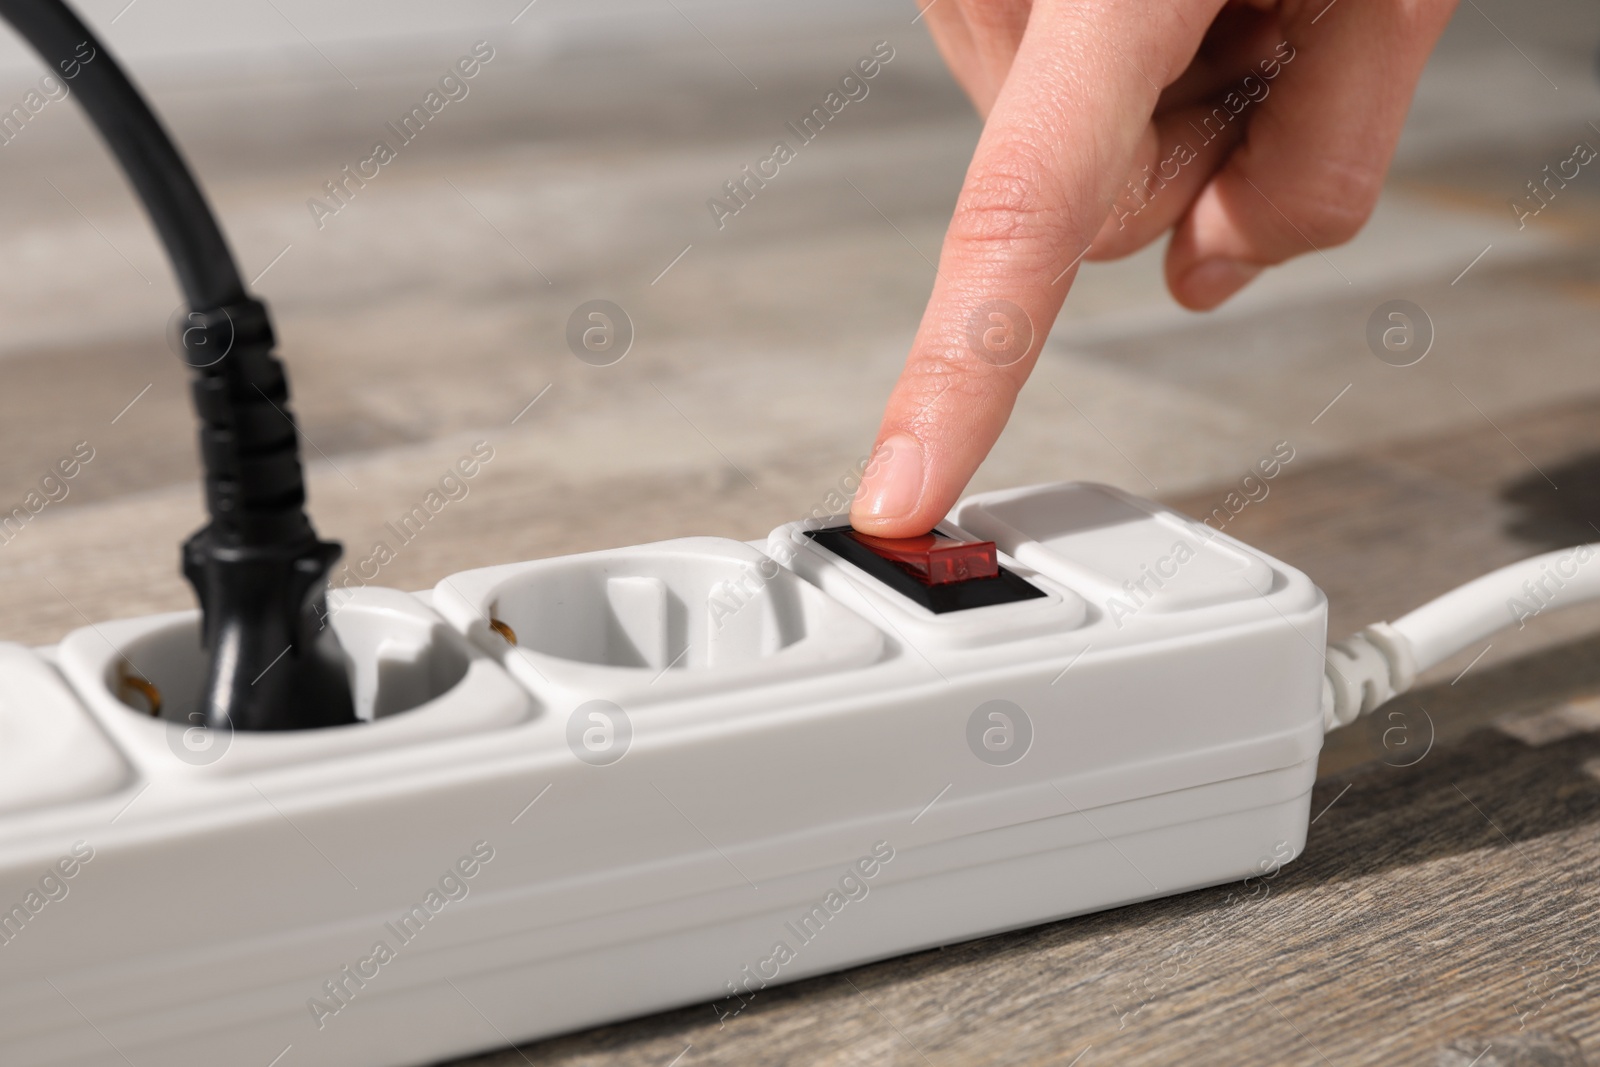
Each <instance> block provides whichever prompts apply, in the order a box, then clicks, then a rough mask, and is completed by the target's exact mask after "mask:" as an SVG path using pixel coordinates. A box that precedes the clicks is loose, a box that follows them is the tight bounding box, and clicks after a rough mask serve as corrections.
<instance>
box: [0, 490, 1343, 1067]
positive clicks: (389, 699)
mask: <svg viewBox="0 0 1600 1067" xmlns="http://www.w3.org/2000/svg"><path fill="white" fill-rule="evenodd" d="M845 521H846V520H845V519H844V518H843V517H834V518H824V519H820V520H817V519H814V520H809V521H807V522H803V523H793V524H790V525H787V526H784V527H780V528H779V529H778V530H775V531H774V532H773V533H772V535H771V537H770V538H769V539H768V540H767V541H765V542H759V543H751V544H746V543H743V542H739V541H732V540H725V539H720V538H711V537H696V538H685V539H681V540H676V541H666V542H661V543H658V544H652V545H643V546H639V547H634V548H625V549H617V550H611V551H603V552H593V553H587V554H582V555H575V556H566V557H561V558H555V559H544V560H538V561H534V562H528V563H515V564H509V565H505V566H499V567H489V568H485V569H482V570H476V571H468V572H465V573H461V574H456V575H452V576H451V577H448V578H446V579H445V580H444V581H442V582H440V583H439V585H438V586H437V587H436V588H435V589H434V590H433V591H431V592H430V593H423V594H416V595H412V594H405V593H401V592H397V591H394V590H386V589H373V588H368V589H361V590H357V591H354V592H352V593H348V594H340V595H338V596H337V597H336V598H335V599H334V602H333V604H332V608H333V611H332V614H331V622H332V625H333V626H334V627H335V629H336V630H337V631H338V634H339V637H340V639H341V642H342V643H343V645H344V647H345V649H346V650H347V652H348V653H349V655H350V657H351V659H352V670H353V677H354V679H355V691H356V699H357V703H358V705H359V707H360V709H361V715H362V717H363V719H365V720H367V721H364V722H362V723H359V724H357V725H353V726H340V727H331V728H327V729H322V730H307V731H299V732H292V733H253V734H246V733H237V734H231V735H230V734H227V733H225V732H219V731H208V730H204V729H201V728H199V727H197V726H195V725H193V724H192V723H190V722H189V721H188V716H189V713H190V711H191V710H192V708H193V707H194V691H195V690H196V689H197V687H198V682H197V679H199V678H200V677H201V674H202V671H203V664H204V659H203V655H202V653H201V651H200V649H199V647H198V642H197V637H196V633H197V615H196V613H195V612H181V613H177V614H172V615H163V616H156V617H151V618H143V619H133V620H124V621H119V622H106V623H101V624H99V625H97V626H89V627H85V628H84V629H81V630H78V631H76V632H74V633H72V634H70V635H68V636H67V637H66V638H65V639H64V640H63V641H62V642H61V644H60V645H59V646H57V647H54V648H46V649H37V650H28V649H24V648H21V647H20V646H15V645H10V646H3V647H0V1063H4V1064H6V1065H7V1067H35V1065H37V1067H47V1065H48V1067H127V1065H129V1064H132V1065H137V1067H145V1065H151V1067H155V1065H160V1067H217V1065H218V1064H228V1065H258V1067H267V1065H268V1064H274V1065H276V1067H305V1065H330V1067H331V1065H339V1067H404V1065H410V1064H424V1063H430V1062H434V1061H438V1060H441V1059H446V1058H449V1057H453V1056H458V1055H465V1054H468V1053H472V1052H476V1051H487V1050H491V1049H493V1048H496V1047H502V1046H504V1044H505V1043H506V1042H507V1041H516V1042H521V1041H526V1040H530V1039H533V1038H537V1037H541V1036H544V1035H549V1034H554V1033H558V1032H561V1031H568V1030H573V1029H577V1028H581V1027H586V1026H592V1025H595V1024H598V1023H602V1022H606V1021H610V1020H615V1019H620V1018H624V1017H628V1016H633V1015H638V1014H641V1013H645V1012H650V1011H656V1010H660V1009H664V1008H670V1007H675V1006H681V1005H695V1004H699V1005H703V1006H704V1007H703V1010H704V1011H705V1012H706V1013H707V1017H708V1019H709V1018H710V1017H711V1016H712V1014H713V1013H715V1015H716V1017H718V1018H721V1019H723V1020H724V1021H725V1022H726V1023H727V1025H737V1023H736V1022H735V1021H734V1018H733V1017H734V1016H736V1015H737V1014H738V1012H739V1011H741V1010H742V1009H743V1007H744V1005H746V1004H748V1003H749V1002H750V1001H751V1000H752V998H754V997H757V996H758V995H759V993H760V991H761V990H762V989H763V988H766V987H767V986H770V985H772V984H775V983H779V982H787V981H792V980H794V979H797V978H802V977H805V976H807V975H815V974H818V973H822V972H827V971H832V970H837V969H839V968H842V967H848V966H852V965H856V964H860V963H863V962H866V961H869V960H876V959H882V958H884V957H888V956H893V955H897V954H900V953H906V952H911V951H914V950H917V949H922V948H927V947H931V946H936V945H942V944H946V943H949V942H953V941H960V940H963V939H967V938H974V937H980V936H983V935H985V934H990V933H994V932H996V931H1002V930H1006V929H1011V928H1016V927H1021V926H1027V925H1030V924H1035V923H1041V922H1046V921H1049V920H1053V919H1059V918H1062V917H1065V916H1071V915H1076V914H1081V913H1084V912H1089V911H1094V910H1098V909H1103V908H1110V907H1115V906H1117V905H1120V904H1125V903H1129V902H1132V901H1137V900H1141V899H1147V898H1151V897H1157V896H1162V895H1166V894H1171V893H1178V892H1182V891H1185V890H1189V889H1194V888H1197V887H1201V886H1206V885H1211V884H1217V883H1221V882H1227V881H1233V880H1238V879H1242V878H1246V877H1247V876H1250V875H1261V874H1263V873H1270V872H1271V871H1273V870H1275V869H1276V868H1277V867H1278V866H1281V864H1282V863H1283V862H1285V861H1286V860H1287V859H1289V858H1292V857H1293V856H1295V855H1297V854H1298V853H1299V851H1300V849H1301V847H1302V846H1303V844H1304V840H1305V833H1306V827H1307V816H1308V806H1309V801H1310V790H1311V785H1312V780H1313V777H1314V774H1315V768H1316V759H1317V754H1318V751H1319V749H1320V747H1321V742H1322V735H1323V724H1322V719H1321V711H1320V699H1321V686H1322V678H1323V653H1324V641H1325V625H1326V601H1325V599H1324V597H1323V595H1322V593H1321V592H1320V591H1319V590H1318V589H1317V588H1316V587H1315V586H1314V585H1313V584H1312V583H1311V582H1310V580H1308V579H1307V578H1306V577H1305V576H1304V575H1302V574H1301V573H1299V572H1298V571H1296V570H1294V569H1293V568H1290V567H1288V566H1285V565H1284V564H1282V563H1279V562H1277V561H1276V560H1273V559H1270V558H1268V557H1267V556H1265V555H1263V554H1261V553H1260V552H1257V551H1255V550H1253V549H1251V548H1249V547H1247V546H1245V545H1243V544H1240V543H1239V542H1237V541H1235V540H1233V539H1232V538H1230V537H1227V536H1225V535H1223V534H1220V533H1217V532H1215V531H1213V530H1211V529H1210V528H1209V527H1206V526H1203V525H1201V524H1199V523H1196V522H1193V521H1191V520H1189V519H1187V518H1184V517H1182V516H1179V515H1177V514H1176V513H1174V512H1171V511H1169V510H1167V509H1164V508H1162V507H1160V506H1158V505H1155V504H1151V503H1148V502H1145V501H1142V500H1139V499H1136V498H1133V497H1130V496H1127V495H1125V494H1123V493H1121V492H1119V491H1117V490H1114V489H1109V488H1105V487H1101V486H1094V485H1087V484H1081V483H1066V484H1058V485H1050V486H1039V487H1033V488H1028V489H1019V490H1010V491H1005V492H998V493H990V494H984V495H979V496H975V497H972V498H969V499H968V500H966V501H965V502H963V503H962V504H961V505H960V506H959V507H958V508H957V509H956V510H955V511H954V512H952V513H951V516H950V521H949V522H947V523H945V524H941V527H940V529H941V530H942V531H943V532H945V533H947V534H950V535H951V536H954V537H957V538H961V537H971V538H976V539H984V540H990V541H994V542H995V543H996V544H997V545H998V548H999V556H998V559H999V564H1000V566H1001V567H1002V568H1003V570H1004V572H1005V573H1006V575H1007V577H1005V579H1004V581H1005V582H1006V583H1009V585H1008V588H1009V589H1010V592H1009V593H1003V592H996V593H995V594H994V596H992V597H989V599H990V600H993V599H994V597H1000V600H999V601H998V602H982V603H979V604H978V606H956V607H950V606H949V605H948V604H943V606H940V604H939V603H936V602H934V601H929V603H934V604H935V606H934V607H930V606H928V604H925V603H923V602H921V600H926V599H927V598H926V597H925V596H923V595H922V594H920V593H917V591H916V590H914V589H910V587H907V586H905V585H904V582H903V581H902V576H899V575H898V574H895V573H890V572H889V571H886V570H884V569H883V568H882V567H874V566H873V565H870V563H867V562H863V561H862V560H855V561H852V560H850V559H847V558H846V557H845V556H844V555H841V554H840V552H836V551H834V550H832V549H830V548H829V547H827V546H828V545H829V544H830V543H835V542H830V540H829V537H830V536H832V535H830V534H829V533H828V531H829V530H832V529H833V528H835V527H839V526H841V525H843V524H844V523H845ZM999 580H1000V577H999V576H996V577H994V578H984V579H982V581H999ZM1019 583H1020V584H1019ZM985 588H989V587H985ZM993 589H996V590H997V589H998V587H993ZM980 591H981V590H980ZM986 595H987V594H986ZM919 598H920V599H919ZM978 599H979V600H983V598H982V597H980V598H978ZM513 641H514V642H515V643H513ZM153 696H155V697H158V698H159V699H160V700H161V716H162V717H161V718H152V717H151V715H150V714H149V703H148V702H149V700H150V699H151V698H152V697H153Z"/></svg>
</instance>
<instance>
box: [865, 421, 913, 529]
mask: <svg viewBox="0 0 1600 1067" xmlns="http://www.w3.org/2000/svg"><path fill="white" fill-rule="evenodd" d="M921 499H922V445H921V444H919V443H918V442H917V439H916V438H915V437H912V436H911V435H910V434H904V433H897V434H895V435H893V436H892V437H889V438H886V439H885V440H884V442H883V444H881V445H879V446H878V450H877V451H876V452H874V453H873V456H872V463H871V464H869V466H868V470H867V475H866V477H865V478H863V479H862V481H861V488H860V489H859V490H858V491H857V492H856V501H857V503H859V504H860V505H862V507H864V508H865V510H866V513H867V515H868V517H870V518H874V519H898V518H900V517H901V516H904V515H909V514H911V512H912V511H914V510H916V507H917V501H919V500H921Z"/></svg>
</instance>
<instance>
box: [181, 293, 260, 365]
mask: <svg viewBox="0 0 1600 1067" xmlns="http://www.w3.org/2000/svg"><path fill="white" fill-rule="evenodd" d="M179 342H180V344H181V346H182V348H183V353H182V354H183V361H184V362H185V363H187V364H188V365H189V366H190V367H193V368H194V369H195V370H198V371H200V372H201V373H202V374H204V375H206V376H208V377H210V376H218V377H221V376H231V375H232V374H234V373H237V371H236V370H235V368H234V367H233V366H231V365H230V363H237V362H238V361H230V360H228V357H229V356H230V355H233V354H234V353H236V352H237V353H241V354H243V353H257V352H259V353H266V352H270V351H271V350H272V349H273V348H274V347H275V346H276V345H277V343H278V342H277V337H276V336H275V335H274V334H273V332H272V318H271V316H270V314H269V313H268V312H267V305H265V304H263V303H262V302H261V301H259V300H256V299H253V298H250V297H246V298H245V299H244V300H241V301H239V302H237V303H233V304H226V305H224V306H222V307H214V308H207V309H204V310H200V311H193V312H190V313H189V315H188V316H187V317H186V318H185V319H184V327H183V331H182V333H181V334H180V335H179ZM273 362H276V360H274V361H273ZM281 376H282V372H281V370H280V371H279V377H280V378H281Z"/></svg>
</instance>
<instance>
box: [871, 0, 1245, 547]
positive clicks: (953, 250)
mask: <svg viewBox="0 0 1600 1067" xmlns="http://www.w3.org/2000/svg"><path fill="white" fill-rule="evenodd" d="M1222 2H1223V0H1179V3H1178V4H1176V5H1175V6H1173V5H1169V4H1159V5H1158V4H1155V3H1152V2H1149V0H1144V2H1139V3H1129V2H1126V0H1123V2H1117V0H1099V2H1092V3H1085V2H1082V0H1073V2H1067V0H1041V2H1040V3H1037V4H1036V5H1035V7H1034V10H1033V13H1032V17H1031V18H1030V20H1029V23H1028V28H1027V30H1026V32H1025V33H1024V35H1023V38H1022V44H1021V46H1020V47H1019V49H1018V50H1017V57H1016V60H1015V62H1014V63H1013V65H1012V67H1011V73H1010V75H1009V76H1008V77H1007V78H1006V83H1005V85H1004V87H1003V88H1002V89H1001V91H1000V95H999V97H998V98H997V99H996V101H995V105H994V109H993V110H992V111H991V112H990V114H989V120H988V123H987V125H985V127H984V131H983V135H982V137H981V138H980V139H979V141H978V147H977V151H976V152H975V154H974V155H973V160H972V164H971V166H970V167H969V168H968V170H967V177H966V182H965V184H964V185H963V187H962V190H961V195H960V197H959V199H958V200H957V203H956V210H955V215H954V217H953V218H952V219H951V222H950V229H949V231H948V232H947V233H946V234H945V240H944V246H943V249H942V250H941V252H940V256H939V269H938V274H937V277H936V278H935V280H934V285H933V294H932V296H931V298H930V299H929V302H928V308H927V310H926V311H925V312H924V313H923V317H922V324H921V326H920V327H919V328H918V330H917V335H916V339H915V340H914V341H913V343H912V347H911V354H910V356H909V357H908V359H907V361H906V366H905V370H904V371H903V372H902V373H901V375H900V379H899V381H898V382H897V383H896V385H895V388H894V391H893V393H892V394H891V395H890V398H889V403H888V407H887V410H886V412H885V414H884V418H883V424H882V428H881V429H880V430H879V432H878V440H877V448H876V450H875V454H876V455H877V456H879V457H880V462H878V463H876V464H875V465H874V467H873V469H872V470H871V471H869V473H868V475H867V477H866V478H865V479H864V480H863V482H862V485H861V489H860V491H859V492H858V493H857V495H856V498H855V501H854V503H853V504H852V507H851V523H852V524H853V525H854V526H855V527H856V529H858V530H862V531H864V532H868V533H873V534H878V535H880V536H886V537H906V536H912V535H915V534H920V533H925V532H927V531H928V530H929V529H931V528H932V527H933V525H934V523H936V522H938V521H939V520H940V519H942V518H943V517H944V515H945V513H946V512H947V511H948V510H949V509H950V506H951V505H952V504H953V503H955V499H956V497H957V496H958V495H959V494H960V493H961V490H962V489H963V488H964V487H965V486H966V484H967V481H968V480H969V479H970V478H971V477H972V473H973V471H975V470H976V469H977V467H978V464H979V463H981V462H982V461H983V458H984V456H985V455H987V454H988V452H989V449H990V447H991V446H992V445H993V444H994V442H995V439H996V438H997V437H999V435H1000V431H1001V429H1002V428H1003V427H1004V426H1005V423H1006V419H1007V418H1008V417H1009V415H1010V414H1011V408H1012V405H1013V404H1014V403H1015V401H1016V396H1017V391H1018V390H1019V389H1021V388H1022V383H1023V382H1024V381H1025V380H1026V379H1027V376H1028V374H1029V372H1030V371H1031V370H1032V369H1033V364H1034V362H1035V361H1036V360H1037V358H1038V354H1039V350H1040V349H1041V348H1042V347H1043V345H1044V339H1045V337H1046V335H1047V334H1048V333H1049V330H1050V326H1051V325H1052V324H1053V323H1054V321H1055V317H1056V313H1057V312H1058V311H1060V309H1061V302H1062V300H1063V299H1064V298H1065V297H1066V294H1067V290H1068V288H1069V287H1070V286H1071V284H1072V279H1073V277H1074V276H1075V275H1076V272H1077V266H1078V263H1079V261H1081V259H1082V258H1083V253H1084V252H1085V251H1086V250H1087V249H1088V247H1089V244H1090V242H1091V241H1092V240H1093V239H1094V236H1095V234H1096V232H1097V231H1098V230H1099V229H1100V225H1101V223H1102V222H1104V221H1105V218H1106V213H1107V211H1108V210H1109V207H1110V205H1111V202H1112V200H1113V199H1114V196H1115V193H1116V190H1117V186H1118V184H1119V183H1120V182H1121V181H1123V180H1124V179H1125V177H1126V173H1127V168H1128V161H1129V159H1130V158H1131V156H1132V153H1133V150H1134V147H1135V145H1136V144H1137V142H1138V139H1139V137H1140V136H1141V135H1142V134H1143V132H1144V130H1145V128H1146V126H1147V125H1148V124H1149V121H1150V117H1151V114H1152V112H1153V111H1154V109H1155V105H1156V101H1157V98H1158V97H1159V96H1160V92H1161V89H1162V87H1163V86H1165V85H1166V84H1168V83H1169V82H1171V81H1172V80H1173V79H1174V78H1175V77H1176V75H1177V74H1178V73H1179V72H1180V71H1181V70H1182V69H1183V68H1184V67H1185V66H1186V65H1187V63H1188V61H1189V58H1190V57H1191V56H1192V55H1193V54H1194V52H1195V49H1196V48H1197V47H1198V46H1199V43H1200V40H1201V38H1202V37H1203V35H1204V33H1205V29H1206V27H1207V26H1209V25H1210V23H1211V20H1212V19H1213V17H1215V15H1216V12H1217V10H1218V9H1219V8H1220V7H1221V6H1222Z"/></svg>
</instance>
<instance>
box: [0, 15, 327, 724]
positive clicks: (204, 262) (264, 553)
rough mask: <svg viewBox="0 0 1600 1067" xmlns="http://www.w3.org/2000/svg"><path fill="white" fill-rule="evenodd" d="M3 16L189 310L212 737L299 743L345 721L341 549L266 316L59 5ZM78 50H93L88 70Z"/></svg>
mask: <svg viewBox="0 0 1600 1067" xmlns="http://www.w3.org/2000/svg"><path fill="white" fill-rule="evenodd" d="M0 17H3V18H4V19H5V20H6V21H7V22H9V23H10V24H11V25H12V26H13V27H14V28H15V29H16V30H17V32H18V33H20V34H21V35H22V36H23V37H24V38H26V39H27V41H28V43H29V44H31V45H33V47H34V49H35V50H36V51H37V52H38V53H39V55H40V56H41V57H42V58H43V59H44V61H45V63H46V64H47V65H49V67H50V69H51V70H52V72H54V71H61V72H62V73H63V74H65V73H66V72H67V71H68V70H73V71H75V73H73V74H72V76H71V78H70V80H71V83H72V88H73V89H74V90H75V92H76V95H77V97H78V99H79V101H80V102H81V103H82V105H83V108H84V110H85V111H86V112H88V114H89V118H90V119H91V120H92V121H93V122H94V124H95V126H96V128H98V129H99V131H100V136H101V137H103V138H104V139H105V141H106V144H107V145H108V146H109V147H110V148H111V151H112V153H113V154H115V156H116V158H117V162H118V163H120V164H121V166H122V169H123V171H124V173H125V174H126V175H127V177H128V180H129V181H130V182H131V183H132V184H133V187H134V189H135V190H136V191H137V192H138V194H139V198H140V199H141V200H142V201H143V202H144V207H145V210H146V211H147V212H148V213H149V215H150V220H151V222H153V223H154V224H155V228H156V232H157V233H158V234H160V236H161V241H162V243H163V244H164V245H165V246H166V249H167V256H168V257H169V258H170V259H171V261H172V267H173V271H174V272H175V273H176V274H177V276H178V283H179V285H180V286H181V287H182V289H183V293H184V297H185V299H186V300H187V302H188V304H189V306H190V307H191V308H192V309H193V311H192V312H191V314H190V315H189V317H188V322H189V324H190V325H189V327H188V328H187V329H185V330H184V331H183V335H182V344H183V349H184V353H185V357H184V358H185V361H186V362H187V363H188V364H189V365H190V366H191V367H192V368H193V369H194V371H195V375H194V379H193V383H192V386H191V388H192V393H193V397H194V405H195V411H196V413H197V414H198V415H199V417H200V457H201V461H202V463H203V465H204V467H205V485H206V505H207V509H208V511H209V513H210V522H208V523H207V524H206V525H205V526H204V527H202V528H201V529H200V530H199V531H197V532H196V533H195V534H194V535H193V536H192V537H190V538H189V540H188V541H187V542H185V543H184V546H183V573H184V576H185V577H187V578H188V580H189V582H190V584H191V585H193V586H194V590H195V594H196V595H197V596H198V597H199V600H200V609H201V612H202V615H203V618H204V622H203V626H202V630H201V635H202V640H203V642H204V644H205V647H206V649H207V651H208V653H209V656H210V664H209V667H208V670H207V677H206V681H205V688H204V690H203V692H202V694H201V699H200V709H201V713H202V714H203V716H204V722H205V724H206V725H207V726H211V727H215V728H231V729H239V730H295V729H305V728H308V727H315V726H333V725H338V724H341V723H352V722H355V721H356V717H355V710H354V703H353V701H352V699H351V696H350V680H349V674H348V668H347V665H346V658H345V656H344V653H343V650H342V649H340V647H339V645H338V639H337V638H336V637H335V636H334V634H333V630H332V628H331V627H327V626H325V625H324V624H323V620H324V617H325V616H326V614H327V612H326V607H325V605H326V598H327V579H328V571H329V569H330V568H331V567H332V566H333V564H334V561H335V560H337V559H338V558H339V553H340V546H339V545H338V544H337V543H335V542H331V541H322V540H319V539H318V537H317V534H316V531H315V530H314V529H312V526H311V520H310V519H309V518H308V517H307V516H306V512H305V479H304V476H303V474H302V472H301V469H300V443H299V437H298V434H297V432H296V429H295V423H294V417H293V416H292V415H290V414H289V407H288V400H289V390H288V383H287V382H286V380H285V378H284V372H283V364H282V363H280V362H279V361H278V359H277V358H276V357H275V356H273V354H272V349H273V345H274V340H273V335H272V323H271V320H270V319H269V317H268V315H267V308H266V305H264V304H262V303H261V302H260V301H259V300H255V299H253V298H252V297H251V296H250V294H249V293H248V292H247V291H246V290H245V285H244V282H243V281H242V280H241V279H240V277H239V269H238V267H237V266H236V265H235V264H234V261H233V254H232V253H231V252H230V251H229V250H228V243H227V240H226V239H225V238H224V237H223V235H222V230H221V229H220V228H219V227H218V225H217V221H216V219H215V217H213V215H212V214H211V209H210V207H209V206H208V205H207V203H206V199H205V194H203V193H202V192H201V191H200V186H199V185H198V184H197V183H196V182H195V179H194V175H193V174H191V173H190V171H189V168H188V166H187V165H186V164H185V163H184V161H183V157H182V156H180V155H179V154H178V149H177V147H176V146H175V145H174V144H173V143H172V139H171V138H170V137H168V136H167V132H166V130H165V129H164V128H163V127H162V125H161V122H160V120H159V119H157V118H156V116H155V114H154V112H152V111H151V110H150V107H149V105H148V104H147V103H145V100H144V97H143V96H142V95H141V94H140V92H139V90H138V89H137V88H135V87H134V85H133V83H132V82H131V81H129V80H128V77H127V75H126V74H124V73H123V72H122V68H121V67H120V66H118V65H117V62H116V60H115V59H113V58H112V57H111V54H110V53H109V52H108V51H107V50H106V48H105V46H104V45H103V44H101V43H100V41H99V40H97V39H96V38H95V35H94V34H93V32H91V31H90V29H89V28H88V27H87V26H86V25H84V23H83V21H82V20H81V19H80V18H78V16H77V15H76V14H75V13H74V12H73V11H72V9H71V8H69V7H67V6H66V4H64V3H62V2H61V0H0ZM84 48H88V49H91V50H92V51H90V52H89V53H87V56H88V58H87V59H86V58H85V53H84V52H83V51H82V50H83V49H84Z"/></svg>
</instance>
